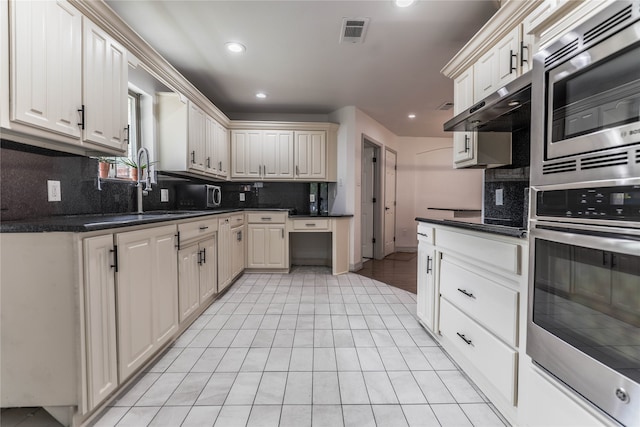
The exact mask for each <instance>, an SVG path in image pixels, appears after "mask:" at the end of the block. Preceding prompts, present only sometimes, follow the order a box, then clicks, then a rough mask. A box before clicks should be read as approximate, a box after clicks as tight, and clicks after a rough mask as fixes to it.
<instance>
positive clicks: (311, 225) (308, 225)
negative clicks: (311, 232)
mask: <svg viewBox="0 0 640 427" xmlns="http://www.w3.org/2000/svg"><path fill="white" fill-rule="evenodd" d="M305 225H306V226H307V227H315V226H316V224H314V223H311V224H305Z"/></svg>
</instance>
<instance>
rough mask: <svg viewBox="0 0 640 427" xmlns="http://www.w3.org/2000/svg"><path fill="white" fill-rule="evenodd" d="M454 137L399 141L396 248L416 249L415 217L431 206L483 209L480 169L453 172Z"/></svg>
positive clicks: (427, 214) (428, 214) (455, 170)
mask: <svg viewBox="0 0 640 427" xmlns="http://www.w3.org/2000/svg"><path fill="white" fill-rule="evenodd" d="M452 159H453V139H452V138H428V137H423V138H413V137H400V138H398V175H397V200H398V203H397V209H396V212H397V214H396V248H397V249H398V250H409V251H410V250H415V249H416V247H417V244H418V242H417V240H416V221H415V218H416V217H427V218H428V217H435V215H437V214H434V213H432V212H429V211H428V209H427V208H429V207H432V208H433V207H447V208H459V209H478V210H479V209H481V207H482V181H483V180H482V174H483V171H482V170H479V169H462V170H461V169H453V167H452Z"/></svg>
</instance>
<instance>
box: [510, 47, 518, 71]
mask: <svg viewBox="0 0 640 427" xmlns="http://www.w3.org/2000/svg"><path fill="white" fill-rule="evenodd" d="M509 55H511V56H510V57H509V74H512V73H513V72H514V71H516V67H514V66H513V58H516V64H517V63H518V61H517V59H518V55H517V54H515V53H513V50H510V51H509Z"/></svg>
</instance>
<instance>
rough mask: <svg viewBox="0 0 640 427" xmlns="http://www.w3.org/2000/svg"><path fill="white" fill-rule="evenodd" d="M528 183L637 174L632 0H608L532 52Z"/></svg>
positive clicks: (636, 12)
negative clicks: (598, 8) (549, 42)
mask: <svg viewBox="0 0 640 427" xmlns="http://www.w3.org/2000/svg"><path fill="white" fill-rule="evenodd" d="M531 104H532V117H531V120H532V125H531V129H532V130H531V141H532V144H531V145H532V152H531V155H532V158H531V161H532V165H541V167H536V168H532V171H531V172H532V176H531V182H532V184H533V185H547V184H562V183H570V182H580V181H593V180H599V179H620V178H629V177H634V176H635V177H637V176H640V1H638V0H633V1H622V0H621V1H615V2H612V4H611V5H610V6H608V7H607V8H605V9H604V10H603V11H602V12H600V13H599V14H597V15H596V16H595V17H593V18H592V19H590V20H588V21H587V22H585V23H584V24H582V25H580V26H579V27H577V28H576V29H574V30H573V31H570V32H568V33H567V34H565V35H564V36H563V37H561V38H560V39H559V40H558V41H557V42H556V43H553V44H551V45H550V46H548V47H547V48H545V49H543V50H541V51H540V52H539V53H537V54H536V55H535V56H534V66H533V79H532V99H531Z"/></svg>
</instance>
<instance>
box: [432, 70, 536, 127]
mask: <svg viewBox="0 0 640 427" xmlns="http://www.w3.org/2000/svg"><path fill="white" fill-rule="evenodd" d="M530 121H531V72H528V73H526V74H523V75H522V76H520V77H518V78H517V79H515V80H514V81H512V82H511V83H509V84H507V85H506V86H504V87H502V88H500V89H498V90H497V91H496V92H494V93H492V94H491V95H489V96H487V97H486V98H485V99H483V100H482V101H480V102H478V103H476V104H475V105H474V106H472V107H471V108H469V109H468V110H466V111H463V112H462V113H460V114H458V115H457V116H455V117H454V118H452V119H451V120H449V121H448V122H446V123H445V124H444V130H445V131H457V132H465V131H478V132H513V131H516V130H518V129H522V128H523V127H528V126H529V123H530Z"/></svg>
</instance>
